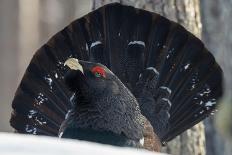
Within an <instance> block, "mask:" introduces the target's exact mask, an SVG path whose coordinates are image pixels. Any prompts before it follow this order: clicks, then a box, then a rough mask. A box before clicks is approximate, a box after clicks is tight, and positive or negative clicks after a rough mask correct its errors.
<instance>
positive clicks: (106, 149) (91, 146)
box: [0, 133, 165, 155]
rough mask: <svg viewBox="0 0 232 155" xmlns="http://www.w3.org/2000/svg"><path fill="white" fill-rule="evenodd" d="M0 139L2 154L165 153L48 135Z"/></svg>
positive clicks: (12, 135) (90, 154)
mask: <svg viewBox="0 0 232 155" xmlns="http://www.w3.org/2000/svg"><path fill="white" fill-rule="evenodd" d="M0 139H1V141H0V154H4V155H32V154H33V155H41V154H42V155H52V154H54V155H64V154H65V155H118V154H120V155H165V154H163V153H156V152H149V151H146V150H142V149H140V150H139V149H134V148H127V147H115V146H110V145H103V144H97V143H91V142H86V141H79V140H71V139H62V138H55V137H48V136H34V135H22V134H13V133H0Z"/></svg>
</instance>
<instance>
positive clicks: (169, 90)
mask: <svg viewBox="0 0 232 155" xmlns="http://www.w3.org/2000/svg"><path fill="white" fill-rule="evenodd" d="M160 89H164V90H166V91H168V93H169V94H171V93H172V90H171V89H170V88H168V87H165V86H161V87H160Z"/></svg>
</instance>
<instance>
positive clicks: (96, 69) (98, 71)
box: [91, 66, 106, 78]
mask: <svg viewBox="0 0 232 155" xmlns="http://www.w3.org/2000/svg"><path fill="white" fill-rule="evenodd" d="M91 71H92V73H93V74H94V75H95V77H98V78H99V77H104V78H105V77H106V72H105V69H104V68H102V67H100V66H95V67H93V68H92V70H91Z"/></svg>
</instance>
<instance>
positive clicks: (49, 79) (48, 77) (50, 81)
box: [44, 75, 52, 89]
mask: <svg viewBox="0 0 232 155" xmlns="http://www.w3.org/2000/svg"><path fill="white" fill-rule="evenodd" d="M44 79H45V80H46V82H47V83H48V85H49V87H50V89H52V78H51V77H50V75H48V76H45V77H44Z"/></svg>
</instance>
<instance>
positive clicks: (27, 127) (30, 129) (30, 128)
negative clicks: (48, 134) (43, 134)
mask: <svg viewBox="0 0 232 155" xmlns="http://www.w3.org/2000/svg"><path fill="white" fill-rule="evenodd" d="M25 131H26V132H27V133H32V134H33V135H35V134H36V132H37V129H36V128H34V127H33V126H30V125H28V124H27V125H26V128H25Z"/></svg>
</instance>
